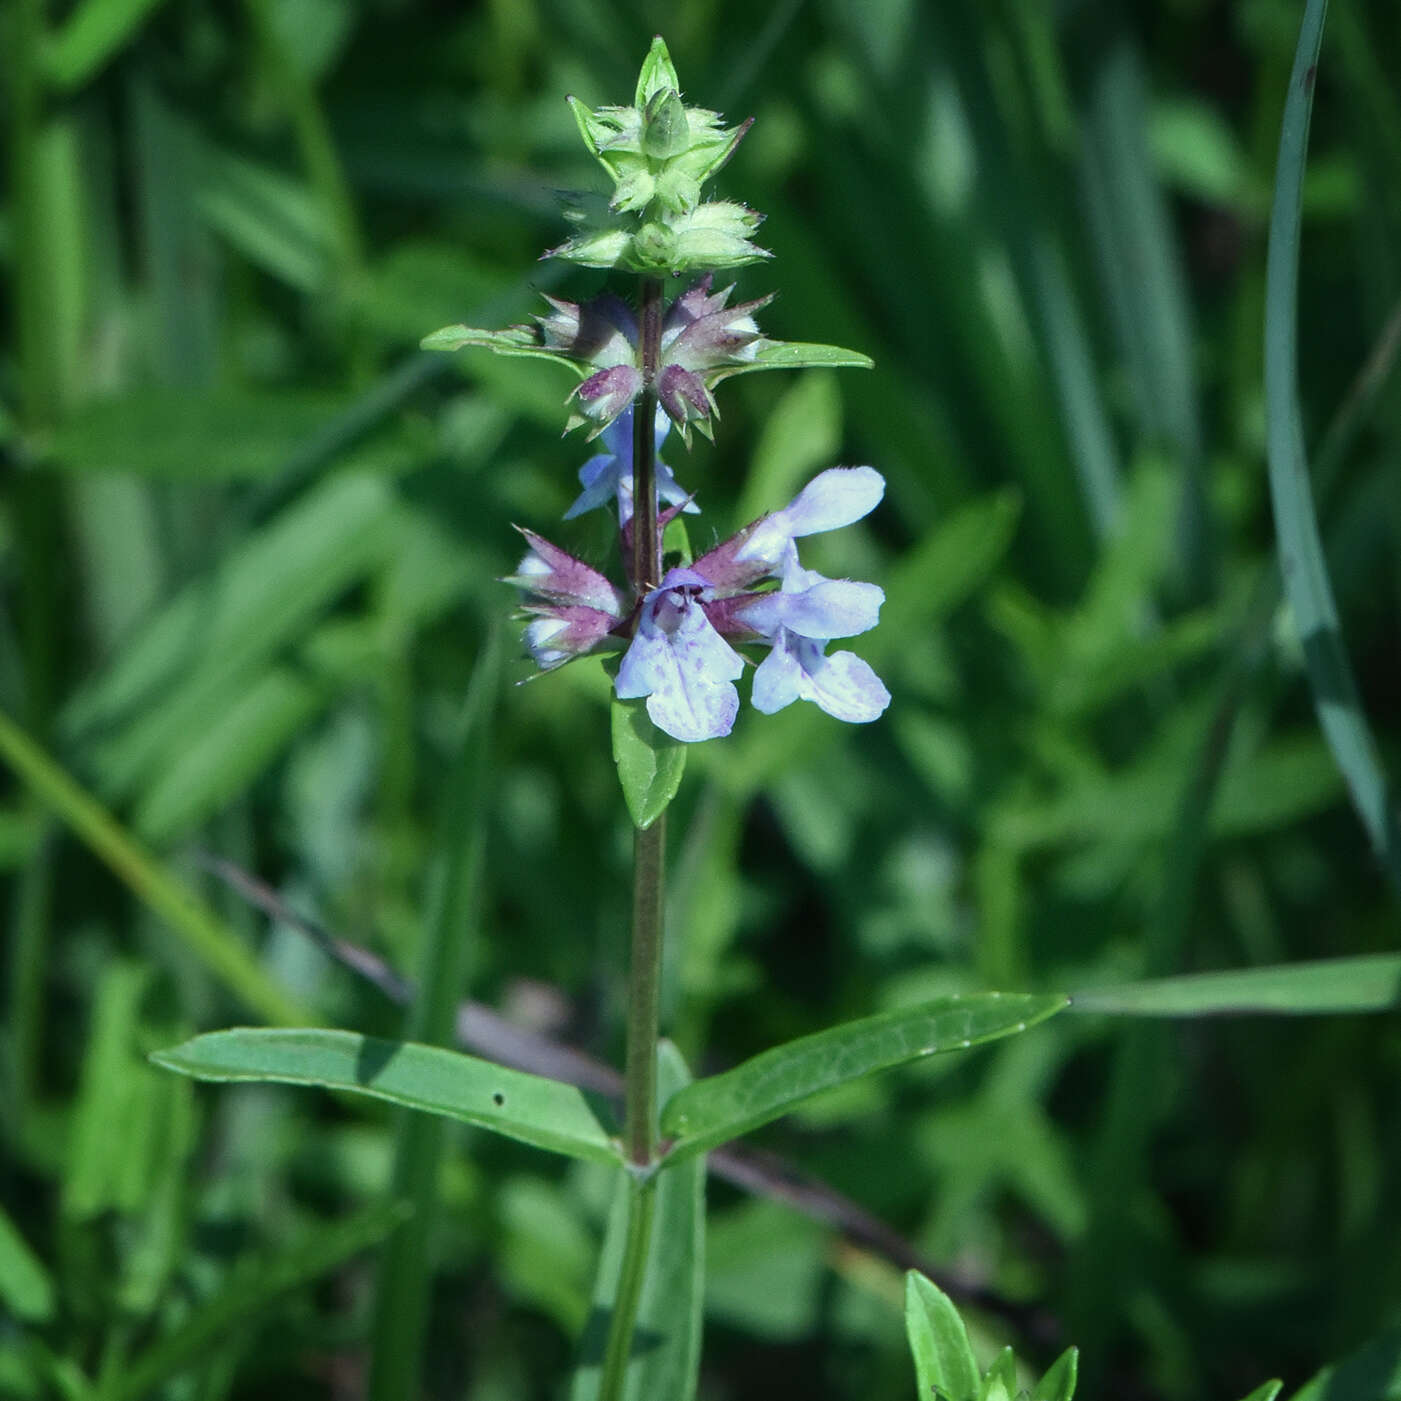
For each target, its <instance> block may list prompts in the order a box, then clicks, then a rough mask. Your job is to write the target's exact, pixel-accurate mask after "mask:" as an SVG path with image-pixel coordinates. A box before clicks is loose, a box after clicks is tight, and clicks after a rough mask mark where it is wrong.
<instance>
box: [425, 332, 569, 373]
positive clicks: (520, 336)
mask: <svg viewBox="0 0 1401 1401" xmlns="http://www.w3.org/2000/svg"><path fill="white" fill-rule="evenodd" d="M418 344H419V348H420V349H422V350H465V349H467V348H468V347H477V348H480V349H482V350H494V351H495V352H496V353H497V354H498V355H514V356H534V357H535V358H536V359H541V360H553V361H554V362H555V364H557V365H567V366H568V367H569V368H570V369H571V370H573V371H574V373H575V374H576V375H579V376H580V377H582V375H583V371H582V370H581V369H580V368H579V366H578V364H576V363H575V361H573V360H571V359H570V358H569V357H568V356H567V355H561V354H560V353H559V352H558V351H556V350H550V349H547V348H546V347H545V346H543V345H541V344H540V343H539V340H538V338H537V336H536V334H535V331H534V330H533V329H532V328H531V327H529V326H508V327H506V329H505V330H504V331H479V330H476V329H474V328H473V327H471V326H443V327H442V328H441V329H439V330H437V331H431V332H429V334H428V335H426V336H424V338H423V339H422V340H421V341H419V343H418Z"/></svg>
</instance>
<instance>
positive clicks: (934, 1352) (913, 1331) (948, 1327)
mask: <svg viewBox="0 0 1401 1401" xmlns="http://www.w3.org/2000/svg"><path fill="white" fill-rule="evenodd" d="M905 1336H906V1337H907V1338H908V1339H909V1342H910V1352H911V1354H912V1355H913V1357H914V1360H915V1378H916V1380H917V1381H918V1383H919V1396H920V1398H921V1401H923V1398H926V1397H934V1396H939V1395H941V1394H942V1395H943V1396H946V1397H948V1398H949V1401H976V1398H977V1397H978V1395H979V1392H980V1390H981V1387H980V1380H981V1379H980V1377H979V1375H978V1364H977V1361H976V1360H975V1359H974V1357H973V1349H972V1347H971V1346H970V1345H969V1342H968V1330H967V1329H966V1328H965V1327H964V1326H963V1320H962V1319H961V1318H960V1317H959V1316H958V1310H957V1309H956V1308H954V1306H953V1302H952V1301H951V1300H950V1299H949V1297H948V1295H947V1294H945V1293H944V1292H943V1291H942V1290H941V1289H939V1288H938V1287H937V1286H936V1285H933V1284H931V1283H930V1282H929V1281H928V1280H927V1279H925V1277H924V1276H923V1275H922V1274H920V1273H919V1271H918V1270H911V1271H910V1272H909V1273H908V1274H907V1275H906V1276H905Z"/></svg>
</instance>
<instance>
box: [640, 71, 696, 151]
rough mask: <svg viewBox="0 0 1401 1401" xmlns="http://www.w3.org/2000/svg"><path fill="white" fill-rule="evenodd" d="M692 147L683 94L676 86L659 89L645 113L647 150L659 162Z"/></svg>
mask: <svg viewBox="0 0 1401 1401" xmlns="http://www.w3.org/2000/svg"><path fill="white" fill-rule="evenodd" d="M690 146H691V128H690V124H689V123H688V122H687V120H686V108H685V106H684V104H683V103H682V101H681V94H680V93H679V92H677V91H676V89H675V88H659V89H658V90H657V91H656V92H654V93H653V94H652V96H651V98H650V99H649V100H648V102H647V107H646V109H645V110H644V112H643V113H642V150H643V152H644V153H645V154H646V155H648V156H650V157H651V158H652V159H653V160H655V161H666V160H670V159H671V158H672V157H673V156H679V155H681V154H682V153H683V152H685V151H688V150H689V149H690Z"/></svg>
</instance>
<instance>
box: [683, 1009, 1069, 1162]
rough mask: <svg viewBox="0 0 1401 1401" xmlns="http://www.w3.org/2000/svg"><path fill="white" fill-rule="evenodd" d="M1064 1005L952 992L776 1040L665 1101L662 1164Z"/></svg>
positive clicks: (1013, 1029)
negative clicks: (670, 1142) (667, 1146)
mask: <svg viewBox="0 0 1401 1401" xmlns="http://www.w3.org/2000/svg"><path fill="white" fill-rule="evenodd" d="M1065 1005H1066V999H1065V998H1064V997H1060V996H1036V995H1034V994H1031V993H1000V992H983V993H975V994H973V995H972V996H968V997H964V996H958V995H953V996H950V997H940V998H936V999H935V1000H934V1001H932V1002H924V1003H920V1004H919V1005H918V1006H915V1007H906V1008H902V1009H900V1010H899V1011H894V1012H880V1013H878V1014H877V1015H875V1016H874V1017H863V1018H862V1019H861V1020H860V1021H854V1022H847V1023H845V1024H844V1025H842V1026H837V1027H833V1028H831V1029H830V1030H828V1031H819V1032H817V1033H816V1034H814V1035H812V1036H803V1037H800V1038H799V1039H798V1040H796V1041H789V1042H788V1043H787V1044H786V1045H783V1046H775V1047H774V1048H773V1049H772V1050H769V1051H764V1052H762V1053H761V1054H759V1055H757V1056H754V1057H753V1058H752V1059H750V1060H747V1061H745V1062H744V1063H743V1064H742V1065H738V1066H736V1067H735V1068H734V1069H733V1070H727V1071H726V1072H725V1073H724V1074H722V1075H712V1076H710V1077H709V1078H707V1079H705V1080H698V1081H696V1083H695V1084H693V1085H690V1086H688V1087H687V1088H686V1089H684V1090H682V1091H681V1092H680V1093H679V1094H676V1095H673V1096H672V1098H671V1099H669V1100H668V1101H667V1102H666V1107H665V1108H664V1109H663V1110H662V1134H663V1136H664V1137H667V1138H671V1139H674V1140H675V1145H674V1147H673V1148H672V1150H671V1152H670V1153H669V1154H668V1155H667V1157H666V1159H665V1160H664V1163H665V1164H670V1163H673V1162H677V1161H679V1160H681V1159H684V1158H686V1157H689V1156H690V1155H691V1154H692V1153H697V1152H702V1151H704V1150H705V1149H707V1148H714V1147H716V1146H717V1145H719V1144H721V1143H727V1142H728V1141H729V1140H730V1139H732V1138H738V1137H739V1136H740V1135H741V1134H745V1133H748V1132H749V1131H750V1130H751V1129H756V1128H758V1127H759V1126H760V1125H761V1124H767V1123H768V1122H770V1120H773V1119H777V1118H780V1117H781V1116H782V1115H784V1114H787V1113H788V1112H789V1111H790V1110H791V1109H794V1108H796V1107H797V1106H798V1105H799V1104H801V1103H802V1102H803V1101H804V1100H807V1099H811V1098H812V1097H813V1096H814V1095H817V1094H821V1093H822V1091H824V1090H830V1089H833V1088H835V1087H836V1086H838V1085H845V1084H847V1083H849V1082H850V1081H852V1080H859V1079H861V1078H862V1077H863V1076H866V1075H872V1074H874V1073H875V1072H876V1071H878V1070H888V1069H890V1068H891V1067H893V1066H897V1065H904V1064H905V1063H906V1062H908V1061H912V1060H918V1059H920V1058H921V1057H923V1056H930V1055H936V1054H938V1053H939V1052H942V1051H960V1050H966V1049H967V1048H968V1047H970V1046H978V1045H981V1044H982V1043H983V1042H985V1041H994V1040H996V1039H997V1038H999V1037H1002V1036H1010V1035H1012V1034H1013V1033H1014V1032H1018V1031H1025V1030H1026V1029H1027V1028H1028V1027H1029V1026H1034V1025H1035V1024H1036V1023H1037V1022H1041V1021H1045V1020H1046V1018H1047V1017H1053V1016H1054V1015H1055V1014H1056V1013H1057V1012H1059V1011H1060V1010H1061V1009H1062V1008H1063V1007H1064V1006H1065Z"/></svg>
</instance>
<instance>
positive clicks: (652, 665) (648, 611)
mask: <svg viewBox="0 0 1401 1401" xmlns="http://www.w3.org/2000/svg"><path fill="white" fill-rule="evenodd" d="M708 593H709V586H708V584H707V582H706V580H705V579H704V578H703V577H702V576H701V575H699V574H697V573H696V572H695V571H694V570H692V569H672V570H669V571H668V572H667V575H666V577H665V578H664V579H663V580H662V583H661V587H660V588H656V589H653V590H652V592H651V593H649V594H648V595H647V597H646V598H645V599H644V600H643V604H642V611H641V613H640V615H639V617H638V621H637V632H636V634H635V635H634V637H633V639H632V643H631V645H630V646H629V647H628V650H627V652H626V653H625V654H624V656H623V660H622V664H621V666H619V668H618V679H617V683H616V686H615V689H616V691H617V693H618V696H619V698H620V699H622V700H632V699H636V698H637V697H640V696H646V697H647V714H648V715H650V716H651V717H652V723H653V724H654V725H656V726H657V728H658V729H660V730H663V731H665V732H666V733H667V734H669V735H671V737H672V738H673V739H679V740H684V741H686V742H688V743H695V742H696V741H699V740H705V739H718V738H719V737H720V736H721V735H727V734H729V732H730V730H731V728H732V727H733V725H734V722H735V715H736V714H737V713H738V711H739V692H737V691H736V690H735V688H734V682H735V681H736V680H738V678H739V676H740V675H741V673H742V672H743V671H744V662H743V660H742V659H741V657H740V656H739V654H738V653H737V652H736V651H735V650H734V649H733V648H732V647H731V646H730V645H729V643H727V642H726V641H725V639H724V638H723V637H721V636H720V634H719V633H718V632H716V631H715V628H714V627H713V626H712V625H711V622H710V619H709V618H708V617H707V616H706V612H705V608H704V602H705V600H706V597H707V595H708Z"/></svg>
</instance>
